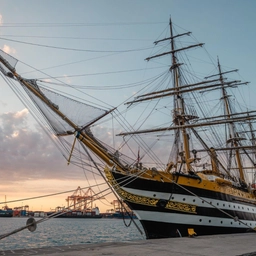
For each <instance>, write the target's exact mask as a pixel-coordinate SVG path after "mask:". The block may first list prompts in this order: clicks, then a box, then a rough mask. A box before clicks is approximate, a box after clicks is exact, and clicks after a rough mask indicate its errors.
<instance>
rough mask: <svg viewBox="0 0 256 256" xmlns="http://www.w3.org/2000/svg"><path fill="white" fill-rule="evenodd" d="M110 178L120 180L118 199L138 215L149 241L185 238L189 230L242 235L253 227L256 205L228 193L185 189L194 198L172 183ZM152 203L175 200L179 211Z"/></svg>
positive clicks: (255, 224) (198, 232) (255, 225)
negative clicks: (192, 209) (124, 180)
mask: <svg viewBox="0 0 256 256" xmlns="http://www.w3.org/2000/svg"><path fill="white" fill-rule="evenodd" d="M113 177H114V178H115V180H116V181H119V182H118V183H119V186H120V187H119V188H120V189H119V191H118V190H117V192H119V193H120V191H121V197H123V199H124V201H125V202H126V203H127V204H128V205H129V207H130V208H131V209H132V210H133V211H134V212H135V214H136V215H137V217H138V219H139V220H140V222H141V224H142V226H143V228H144V230H145V233H146V237H147V238H148V239H151V238H167V237H177V236H187V235H188V229H189V228H193V229H194V231H195V232H196V233H197V235H211V234H225V233H242V232H247V231H252V230H253V229H254V228H255V227H256V205H255V204H254V203H253V202H252V203H250V202H249V201H248V200H247V201H245V202H241V198H236V197H234V196H232V195H229V194H225V193H220V192H216V191H214V192H213V191H209V190H205V189H198V188H192V187H187V188H186V187H185V189H188V190H189V191H191V192H192V193H194V194H195V195H196V196H195V195H193V194H191V193H189V192H188V191H187V190H184V189H182V188H181V187H177V186H176V185H174V184H173V183H161V182H156V181H153V180H145V179H141V178H137V179H135V180H133V181H132V182H127V183H126V184H125V185H122V182H120V181H122V180H123V179H125V176H123V175H122V174H119V173H113ZM126 178H127V177H126ZM173 186H174V187H173ZM152 200H153V201H154V202H167V201H174V202H176V204H177V205H178V208H177V207H176V208H175V207H174V208H173V209H172V208H168V207H165V204H161V203H160V204H159V203H157V204H151V203H148V202H152ZM144 202H145V203H144ZM179 204H180V205H181V206H182V207H183V206H184V205H185V206H186V205H188V206H191V205H192V206H194V207H195V209H196V211H190V210H189V209H190V208H189V207H187V208H186V207H185V208H184V207H183V208H184V209H183V208H182V207H180V208H179ZM187 209H188V210H187Z"/></svg>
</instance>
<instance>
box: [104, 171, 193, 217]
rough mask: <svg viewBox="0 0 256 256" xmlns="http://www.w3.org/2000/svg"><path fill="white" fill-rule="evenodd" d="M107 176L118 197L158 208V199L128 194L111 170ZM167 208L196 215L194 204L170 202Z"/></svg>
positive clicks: (107, 172) (106, 172)
mask: <svg viewBox="0 0 256 256" xmlns="http://www.w3.org/2000/svg"><path fill="white" fill-rule="evenodd" d="M105 174H106V177H107V179H108V181H109V183H110V184H111V185H112V187H113V188H114V189H115V191H116V192H117V193H118V195H119V196H120V197H121V198H122V199H124V200H126V201H129V202H133V203H136V204H142V205H149V206H154V207H156V206H157V203H158V201H159V199H156V198H150V197H146V196H138V195H134V194H131V193H128V192H127V191H125V190H123V189H122V188H121V187H120V186H119V184H118V183H117V182H116V180H115V179H114V177H113V175H112V174H111V172H110V170H109V169H108V168H105ZM165 208H167V209H170V210H175V211H182V212H189V213H195V214H196V206H195V205H192V204H186V203H180V202H176V201H168V203H167V204H166V206H165Z"/></svg>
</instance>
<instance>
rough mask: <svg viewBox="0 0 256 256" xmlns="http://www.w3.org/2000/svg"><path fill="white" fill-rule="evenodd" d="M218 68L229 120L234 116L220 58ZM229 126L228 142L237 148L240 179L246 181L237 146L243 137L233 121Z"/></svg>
mask: <svg viewBox="0 0 256 256" xmlns="http://www.w3.org/2000/svg"><path fill="white" fill-rule="evenodd" d="M218 70H219V76H220V82H221V84H223V86H222V88H221V91H222V100H223V101H224V111H225V113H224V114H225V116H226V118H227V120H229V121H230V120H231V116H232V110H231V107H230V101H229V95H228V94H227V91H226V89H225V88H224V80H223V75H222V74H223V73H222V71H221V66H220V62H219V59H218ZM235 71H237V70H235ZM228 127H229V139H228V140H227V143H231V147H234V148H235V156H236V162H237V167H238V170H239V175H240V180H241V181H242V182H245V177H244V172H243V165H242V161H241V155H240V152H239V149H238V148H237V147H238V146H239V144H238V141H239V140H241V139H242V138H240V137H238V136H237V133H236V131H235V126H234V123H233V122H228Z"/></svg>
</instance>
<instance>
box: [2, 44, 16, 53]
mask: <svg viewBox="0 0 256 256" xmlns="http://www.w3.org/2000/svg"><path fill="white" fill-rule="evenodd" d="M2 50H3V51H4V52H6V53H8V54H15V53H16V50H15V49H14V48H11V47H10V46H8V45H6V44H5V45H4V47H3V49H2Z"/></svg>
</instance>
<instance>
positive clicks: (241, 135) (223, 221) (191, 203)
mask: <svg viewBox="0 0 256 256" xmlns="http://www.w3.org/2000/svg"><path fill="white" fill-rule="evenodd" d="M169 25H170V26H169V32H170V35H169V36H167V37H165V38H163V39H161V40H158V41H155V42H154V44H155V45H156V46H157V50H158V52H157V54H154V55H152V56H150V57H147V58H146V61H148V62H151V61H156V60H161V61H162V60H163V59H168V60H170V64H169V66H168V68H167V69H166V71H165V72H163V73H161V74H159V75H158V76H156V77H154V79H152V80H150V82H149V83H148V85H147V86H145V87H144V88H142V89H141V90H139V92H138V93H136V95H134V96H135V97H134V98H132V99H131V98H130V99H128V101H127V102H126V103H125V105H124V107H123V110H122V111H121V110H119V108H120V106H119V107H117V108H115V107H113V108H104V107H99V106H96V105H95V104H94V103H92V102H91V101H89V100H88V101H86V99H85V100H81V99H78V98H74V97H72V96H69V95H67V94H62V93H61V92H60V91H59V90H58V91H54V89H53V88H51V87H50V88H49V87H47V86H44V85H43V83H42V82H41V81H38V80H37V79H28V78H24V77H22V76H21V75H20V74H19V73H18V72H16V64H17V62H18V60H17V59H15V58H14V57H12V56H10V55H8V54H6V53H5V52H3V51H1V54H0V55H1V57H0V63H1V72H2V73H3V75H4V77H5V80H6V83H8V84H9V85H10V86H11V87H12V86H14V85H15V86H21V87H22V88H23V89H24V91H21V88H19V89H17V90H14V91H15V92H16V93H17V95H18V97H19V98H22V99H23V97H27V96H24V95H28V97H29V98H26V99H27V100H23V102H24V103H25V104H26V106H27V107H28V108H29V109H30V110H31V111H32V112H33V113H34V116H35V117H36V118H37V119H38V121H40V122H41V123H42V126H43V127H44V128H45V127H47V128H45V129H46V131H47V132H49V133H51V134H53V135H54V136H52V137H53V141H54V142H55V143H56V141H57V140H58V141H59V142H60V143H59V144H58V145H61V146H63V148H65V152H68V154H66V155H65V157H66V160H67V161H68V163H73V164H76V165H78V159H79V161H81V163H82V164H81V165H83V166H85V165H86V164H87V166H89V167H90V168H88V169H91V168H94V170H95V172H96V171H97V172H98V173H99V175H100V176H101V177H102V178H103V179H104V180H105V182H106V183H107V184H108V185H109V189H110V190H111V191H112V192H113V193H114V194H115V195H116V197H117V198H120V199H122V201H124V202H125V204H127V205H128V206H129V208H130V209H131V210H132V211H133V212H134V213H135V214H136V216H137V218H138V219H139V221H140V223H141V224H142V226H143V229H144V232H145V235H146V237H147V239H152V238H168V237H177V236H188V235H189V234H191V232H192V234H197V235H198V236H200V235H212V234H225V233H226V234H227V233H242V232H248V231H255V227H256V193H255V188H256V187H255V177H254V171H255V164H256V161H255V149H256V147H255V134H254V133H255V129H254V128H253V124H254V122H255V118H256V111H255V110H254V109H250V108H248V107H246V106H245V104H243V105H239V101H238V100H235V97H236V96H238V98H239V92H240V91H239V90H242V88H243V86H248V83H247V82H242V81H240V80H232V79H231V78H230V76H232V75H233V73H234V72H235V71H237V70H224V69H223V67H222V65H221V64H220V60H219V59H218V58H216V59H217V61H216V65H215V69H214V71H215V72H212V73H209V75H208V76H207V77H203V78H201V77H199V76H198V75H193V71H194V68H193V67H191V65H190V61H189V57H190V54H189V53H191V51H193V53H194V51H199V50H201V49H200V48H202V47H203V44H202V43H194V44H187V43H183V42H185V41H184V40H185V39H184V38H185V37H189V39H191V38H192V37H191V33H190V32H185V33H181V34H179V33H177V34H176V33H175V31H174V26H173V23H172V21H171V19H170V22H169ZM186 42H188V41H186ZM167 47H169V48H167ZM161 49H164V50H163V51H162V52H160V50H161ZM206 68H207V67H206V65H204V67H203V70H205V69H206ZM211 71H212V70H211ZM69 89H70V88H69ZM24 92H25V93H26V94H24ZM232 93H233V94H232ZM80 98H81V97H80ZM240 100H241V97H240ZM244 103H246V100H245V102H244ZM113 119H115V120H117V122H118V128H117V129H113V130H117V131H118V132H117V134H116V135H118V137H117V138H118V139H119V142H120V143H119V144H118V146H117V147H114V146H111V145H110V143H109V141H104V138H105V139H106V138H108V135H107V134H106V135H105V136H103V135H102V134H100V133H99V132H97V127H98V126H97V124H98V123H100V124H101V126H102V125H104V122H106V123H107V122H108V123H111V122H112V120H113ZM116 145H117V144H116ZM81 149H83V153H81ZM88 163H90V164H88Z"/></svg>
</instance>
